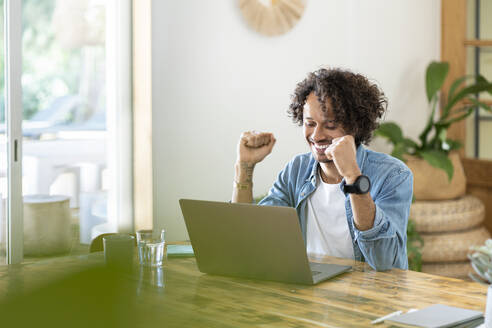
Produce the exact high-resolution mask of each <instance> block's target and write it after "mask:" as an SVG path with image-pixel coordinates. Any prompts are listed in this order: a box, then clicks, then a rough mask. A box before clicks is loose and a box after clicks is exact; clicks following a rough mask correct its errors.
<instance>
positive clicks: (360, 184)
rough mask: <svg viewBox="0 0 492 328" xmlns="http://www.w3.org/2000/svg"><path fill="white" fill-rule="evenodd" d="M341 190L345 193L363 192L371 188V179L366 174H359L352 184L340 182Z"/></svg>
mask: <svg viewBox="0 0 492 328" xmlns="http://www.w3.org/2000/svg"><path fill="white" fill-rule="evenodd" d="M342 184H343V185H342V187H343V192H344V193H346V194H359V195H361V194H365V193H368V192H369V190H371V180H369V178H368V177H367V176H366V175H363V174H362V175H359V176H358V177H357V179H356V180H355V182H354V183H353V184H345V180H343V183H342Z"/></svg>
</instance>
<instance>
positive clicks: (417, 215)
mask: <svg viewBox="0 0 492 328" xmlns="http://www.w3.org/2000/svg"><path fill="white" fill-rule="evenodd" d="M484 217H485V207H484V205H483V203H482V201H481V200H480V199H478V198H477V197H475V196H471V195H466V196H464V197H461V198H458V199H456V200H442V201H416V202H414V203H413V204H412V206H411V207H410V218H412V220H413V221H414V222H415V229H416V230H417V231H418V232H421V233H426V232H450V231H459V230H465V229H470V228H473V227H476V226H479V225H480V224H481V223H482V222H483V220H484Z"/></svg>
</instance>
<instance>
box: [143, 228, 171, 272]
mask: <svg viewBox="0 0 492 328" xmlns="http://www.w3.org/2000/svg"><path fill="white" fill-rule="evenodd" d="M164 233H165V230H164V229H162V230H139V231H137V245H138V259H139V261H140V264H141V265H143V266H151V267H158V266H162V261H163V259H164V257H165V254H164V252H165V243H166V241H165V239H164Z"/></svg>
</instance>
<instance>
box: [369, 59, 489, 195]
mask: <svg viewBox="0 0 492 328" xmlns="http://www.w3.org/2000/svg"><path fill="white" fill-rule="evenodd" d="M448 71H449V64H448V63H446V62H431V63H430V64H429V65H428V66H427V70H426V77H425V88H426V94H427V100H428V102H429V107H430V115H429V117H428V118H427V123H426V125H425V127H424V130H423V131H422V133H420V135H419V138H418V140H417V141H415V140H412V139H410V138H407V137H404V135H403V132H402V129H401V128H400V127H399V126H398V124H397V123H395V122H387V123H382V124H381V125H380V126H379V128H378V129H377V130H376V131H375V135H376V136H380V137H383V138H386V139H387V140H389V142H390V143H392V145H393V151H392V153H391V155H392V156H394V157H397V158H399V159H401V160H403V161H405V162H406V163H407V165H408V166H409V167H410V169H412V171H413V174H414V195H415V199H417V200H441V199H453V198H456V197H459V196H462V195H463V194H464V193H465V187H466V180H465V175H464V172H463V167H462V165H461V161H460V159H459V155H458V153H457V152H453V151H454V150H456V149H459V148H460V147H461V143H460V142H459V141H457V140H452V139H449V138H448V136H447V131H448V129H449V127H450V126H451V125H452V124H453V123H455V122H458V121H461V120H463V119H465V118H466V117H468V116H469V115H470V114H472V113H473V112H474V111H475V110H477V109H478V108H483V109H484V110H486V111H489V112H490V111H491V108H490V107H489V106H488V105H487V104H485V103H483V102H481V101H479V100H478V99H477V97H476V95H477V94H479V93H481V92H484V91H485V92H488V93H490V94H492V83H491V82H489V81H487V80H486V79H485V78H484V77H483V76H481V75H477V76H474V75H467V76H463V77H460V78H458V79H456V80H454V81H453V82H452V83H451V86H450V88H449V93H448V95H447V97H440V92H439V90H440V89H441V88H442V85H443V84H444V81H445V79H446V76H447V75H448ZM439 104H440V105H441V106H440V108H441V111H440V115H439V114H438V113H436V111H437V109H438V107H439V106H438V105H439Z"/></svg>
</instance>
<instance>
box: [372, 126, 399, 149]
mask: <svg viewBox="0 0 492 328" xmlns="http://www.w3.org/2000/svg"><path fill="white" fill-rule="evenodd" d="M374 135H375V136H379V137H384V138H387V139H388V140H389V141H391V143H393V144H395V145H396V144H397V143H399V142H401V141H403V132H402V131H401V128H400V127H399V126H398V124H396V123H393V122H387V123H381V124H380V125H379V128H378V129H377V130H376V131H374Z"/></svg>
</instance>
